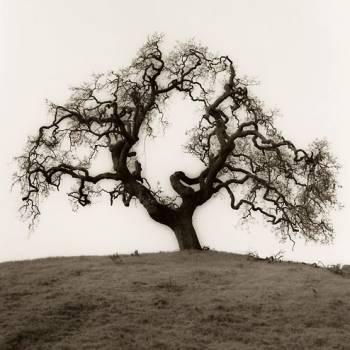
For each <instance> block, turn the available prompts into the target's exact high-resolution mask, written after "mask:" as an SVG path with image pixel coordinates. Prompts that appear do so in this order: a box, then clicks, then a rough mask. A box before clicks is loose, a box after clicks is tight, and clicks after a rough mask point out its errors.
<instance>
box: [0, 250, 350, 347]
mask: <svg viewBox="0 0 350 350" xmlns="http://www.w3.org/2000/svg"><path fill="white" fill-rule="evenodd" d="M0 281H1V282H0V349H1V350H5V349H6V350H7V349H8V350H10V349H20V350H22V349H50V350H51V349H55V350H56V349H61V350H63V349H66V350H68V349H138V350H141V349H215V350H217V349H225V350H226V349H237V350H238V349H239V350H241V349H242V350H245V349H327V350H328V349H350V279H348V278H344V277H341V276H338V275H336V274H332V273H330V272H329V271H327V270H325V269H318V268H314V267H312V266H309V265H304V264H295V263H273V264H268V263H266V262H264V261H254V260H250V259H248V258H247V257H246V256H242V255H234V254H225V253H218V252H211V251H206V252H177V253H159V254H144V255H141V256H121V260H117V261H116V262H115V263H114V262H113V261H112V260H111V259H110V258H109V257H74V258H50V259H41V260H33V261H23V262H11V263H3V264H0Z"/></svg>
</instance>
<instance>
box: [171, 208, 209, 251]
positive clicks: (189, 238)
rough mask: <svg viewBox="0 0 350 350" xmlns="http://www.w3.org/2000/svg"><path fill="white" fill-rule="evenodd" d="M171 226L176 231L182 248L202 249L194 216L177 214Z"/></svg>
mask: <svg viewBox="0 0 350 350" xmlns="http://www.w3.org/2000/svg"><path fill="white" fill-rule="evenodd" d="M169 226H170V228H171V229H172V230H173V231H174V233H175V236H176V239H177V241H178V243H179V248H180V250H185V249H198V250H201V249H202V247H201V245H200V243H199V240H198V237H197V233H196V230H195V229H194V227H193V223H192V216H187V215H186V216H185V215H181V216H177V217H176V219H175V220H174V222H173V223H172V224H171V225H169Z"/></svg>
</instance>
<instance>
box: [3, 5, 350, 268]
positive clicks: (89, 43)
mask: <svg viewBox="0 0 350 350" xmlns="http://www.w3.org/2000/svg"><path fill="white" fill-rule="evenodd" d="M349 14H350V4H349V2H348V1H346V0H344V1H341V0H333V1H323V0H308V1H302V0H291V1H289V0H284V1H281V0H263V1H262V0H242V1H238V0H227V1H226V0H217V1H215V2H212V1H207V0H201V1H197V0H191V1H185V0H177V1H176V2H174V1H168V0H166V1H164V0H163V1H158V0H149V1H135V0H134V1H118V0H114V1H112V0H99V1H98V2H97V1H92V0H50V1H48V0H22V1H21V0H0V76H1V79H0V96H1V97H0V98H1V102H2V103H1V109H0V118H1V125H2V136H1V138H0V170H1V178H0V208H1V210H0V261H9V260H22V259H32V258H39V257H48V256H68V255H100V254H112V253H115V252H118V253H130V252H132V251H134V250H135V249H137V250H139V251H140V252H158V251H173V250H176V249H177V243H176V240H175V238H174V236H173V234H172V232H171V231H170V230H169V229H168V228H166V227H164V226H162V225H160V224H157V223H155V222H153V221H152V220H150V219H149V218H148V217H147V214H146V213H145V210H144V209H143V208H142V207H141V206H140V205H138V206H135V205H132V206H131V207H130V208H125V207H123V206H122V205H121V204H120V203H119V204H117V205H114V206H113V207H111V206H109V203H108V202H103V201H100V202H99V203H97V204H96V205H94V206H91V207H88V208H82V209H79V210H78V211H77V212H73V211H72V208H71V205H70V203H69V201H68V200H67V198H66V196H65V193H64V190H67V191H68V189H69V186H68V187H65V188H63V191H62V193H53V194H52V195H51V196H50V197H49V198H48V199H47V200H46V201H45V202H44V203H42V208H41V209H42V217H41V220H40V223H39V225H38V227H37V228H36V230H35V231H34V232H33V233H29V232H28V230H27V224H26V223H24V222H22V221H21V220H19V214H18V211H17V209H18V207H19V205H20V195H19V193H18V192H17V191H16V190H14V191H12V192H11V190H10V187H11V181H12V178H11V177H12V173H13V172H14V171H15V163H14V161H13V158H14V157H15V156H16V155H19V154H20V153H21V152H22V150H23V148H24V145H25V141H26V138H27V137H28V136H29V135H35V134H36V132H37V129H38V128H39V127H40V125H42V124H45V123H47V122H48V115H47V110H46V105H45V100H46V99H48V100H51V101H54V102H56V103H64V102H65V100H66V99H67V98H68V96H69V94H70V90H69V88H70V87H72V86H77V85H79V84H81V83H82V82H84V81H89V79H90V78H91V75H92V74H93V73H100V72H105V71H108V70H112V69H113V70H118V69H119V68H122V67H125V66H127V65H128V64H129V63H130V61H131V59H132V58H133V57H134V56H135V54H136V52H137V50H138V48H140V47H141V46H142V44H143V43H144V42H145V40H146V39H147V36H148V35H151V34H152V33H155V32H159V33H163V34H164V46H163V47H164V50H169V49H171V48H172V47H173V46H174V45H175V43H176V41H185V40H188V39H191V38H194V39H196V40H197V41H199V42H201V43H202V44H203V45H206V46H208V47H209V49H210V50H211V51H213V52H215V53H219V54H225V55H229V56H230V57H231V58H232V59H233V61H234V63H235V65H236V66H237V71H238V74H239V75H243V76H245V75H247V76H249V77H251V78H253V79H256V80H257V81H259V82H260V84H259V85H258V86H256V87H254V93H255V95H257V96H258V97H259V98H260V99H261V100H263V101H264V102H265V104H266V105H267V106H268V107H271V108H278V110H279V111H280V113H279V114H280V115H281V117H280V118H278V120H277V125H278V127H279V128H280V129H281V130H282V132H283V134H284V135H285V136H286V137H287V138H289V139H291V140H292V141H293V142H294V143H296V144H297V145H300V146H301V147H305V146H306V145H307V144H309V143H311V142H312V141H313V140H314V139H315V138H327V139H328V140H329V142H330V145H331V149H332V151H333V153H334V154H335V155H336V157H337V158H338V162H339V163H340V164H341V165H342V169H341V171H340V174H339V181H340V183H341V185H342V186H343V187H342V189H341V190H340V191H339V199H340V201H341V202H342V203H343V204H344V208H343V209H342V210H341V211H339V212H336V213H334V214H333V221H334V226H335V232H336V238H335V240H334V244H332V245H329V246H320V245H315V244H310V243H309V244H304V242H303V241H302V240H300V241H299V240H298V241H297V244H296V246H295V247H294V249H293V247H292V244H291V243H288V242H287V243H284V244H282V243H280V242H279V239H278V237H276V235H275V234H274V233H273V232H272V230H271V227H270V226H269V225H262V223H261V221H260V220H257V221H256V222H252V223H249V224H242V222H241V221H240V220H239V217H238V216H237V215H235V213H234V212H233V211H232V210H231V209H230V207H229V203H228V200H227V198H226V197H225V196H224V195H222V196H218V197H217V198H215V199H213V200H211V201H210V202H208V203H207V204H205V205H203V206H202V207H200V208H198V209H197V211H196V212H195V217H194V225H195V227H196V229H197V233H198V236H199V239H200V241H201V243H202V245H205V246H209V247H210V248H212V249H217V250H222V251H228V252H235V253H247V252H253V251H254V252H257V253H258V254H259V255H261V256H270V255H273V254H275V253H277V252H278V251H279V250H282V251H284V258H285V259H291V260H297V261H306V262H322V263H324V264H337V263H340V264H350V252H349V248H350V232H349V229H348V218H349V217H350V209H349V208H350V205H349V204H350V200H349V198H350V186H349V184H348V182H347V181H346V180H347V179H348V178H349V175H350V155H349V152H348V149H349V136H348V130H349V127H350V121H349V110H348V101H349V98H348V86H349V83H348V82H349V80H350V68H349V62H350V46H349V37H350V24H349V23H348V18H349ZM168 112H169V121H170V127H169V128H168V129H167V130H166V131H165V133H163V134H161V135H160V136H159V138H158V139H157V140H156V141H154V143H153V144H152V143H150V142H147V143H145V144H144V145H143V147H142V150H143V157H145V158H144V160H145V164H146V169H145V171H146V172H147V175H148V176H150V177H151V178H152V181H155V182H156V181H157V180H159V181H161V183H162V185H163V186H164V187H165V188H166V187H167V186H169V183H168V182H167V181H168V180H167V175H168V174H170V173H171V171H173V170H179V169H181V170H186V169H191V167H192V166H193V164H195V162H196V161H194V160H193V159H192V158H190V157H189V156H186V155H185V156H184V155H183V150H182V148H181V144H182V143H183V142H184V141H185V137H184V135H185V134H184V131H185V129H186V128H188V127H190V126H191V123H193V122H194V121H195V120H197V119H196V118H198V116H199V115H198V114H196V113H198V112H197V111H196V110H195V109H193V108H192V107H191V106H190V105H189V104H188V103H187V102H186V101H182V100H179V99H174V101H173V103H172V105H171V107H169V111H168Z"/></svg>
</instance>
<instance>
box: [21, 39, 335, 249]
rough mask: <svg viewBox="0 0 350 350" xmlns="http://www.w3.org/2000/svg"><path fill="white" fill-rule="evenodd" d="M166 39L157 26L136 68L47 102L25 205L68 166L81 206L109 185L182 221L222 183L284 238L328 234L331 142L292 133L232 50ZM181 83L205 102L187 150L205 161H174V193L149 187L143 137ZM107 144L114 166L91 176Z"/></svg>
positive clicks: (25, 180) (33, 209)
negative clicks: (193, 164) (303, 140)
mask: <svg viewBox="0 0 350 350" xmlns="http://www.w3.org/2000/svg"><path fill="white" fill-rule="evenodd" d="M161 41H162V37H161V36H160V35H154V36H152V37H150V38H149V40H148V41H147V42H146V44H145V45H144V46H143V47H142V48H141V49H140V50H139V52H138V55H137V57H136V58H135V59H134V60H133V61H132V63H131V65H130V66H129V67H127V68H125V69H122V70H120V71H118V72H110V73H107V74H100V75H95V76H94V77H93V81H92V83H90V84H87V83H85V84H83V85H82V86H80V87H77V88H74V89H73V92H72V95H71V97H70V99H69V101H68V102H67V103H66V104H64V105H56V104H53V103H50V104H49V110H50V113H51V114H52V120H51V122H50V123H49V124H47V125H44V126H42V127H41V128H40V129H39V132H38V135H37V136H36V137H34V138H30V139H29V140H28V144H27V148H26V151H25V152H24V154H23V155H22V156H20V157H18V158H17V159H18V163H19V172H18V174H16V176H15V180H16V182H18V183H20V185H21V188H22V197H23V201H24V206H23V207H22V209H23V211H24V212H26V213H29V215H31V216H32V218H33V219H36V218H37V217H38V215H39V213H40V211H39V206H38V205H39V199H40V197H45V196H47V195H48V194H49V192H50V191H51V190H53V189H59V188H60V184H61V182H62V179H63V177H64V176H65V177H67V176H69V177H71V178H72V179H73V180H74V181H76V186H77V187H76V188H75V189H74V190H73V191H72V192H70V193H69V194H68V195H69V196H70V197H71V198H72V199H73V200H75V201H77V203H78V204H80V205H82V206H85V205H88V204H90V203H91V202H92V197H93V195H96V194H101V193H106V194H108V196H109V199H110V202H111V204H113V202H114V200H116V199H117V198H119V197H120V198H122V201H123V203H124V205H125V206H129V205H130V203H131V200H132V199H136V200H138V201H139V202H141V203H142V205H143V206H144V207H145V208H146V210H147V211H148V213H149V215H150V216H151V217H152V218H153V219H154V220H156V221H158V222H161V223H164V224H167V225H170V224H171V223H172V224H173V226H176V225H175V224H174V222H177V221H176V220H177V219H178V218H179V215H180V214H182V215H184V216H190V215H192V213H193V212H194V210H195V209H196V207H198V206H199V205H201V204H203V203H204V202H206V201H207V200H209V199H210V198H211V197H212V196H213V195H215V194H216V193H218V192H219V191H221V190H223V191H226V193H227V194H228V195H229V197H230V199H231V207H232V209H234V210H239V209H241V207H245V209H246V212H245V214H244V215H245V216H250V215H252V213H253V212H257V213H260V214H262V215H263V216H264V217H266V219H267V220H268V221H269V222H271V223H272V224H273V225H274V226H275V227H278V229H279V230H280V232H281V234H282V237H284V238H290V239H293V236H295V235H296V234H301V235H303V236H304V237H306V238H307V239H312V240H319V241H324V242H327V241H329V240H330V239H332V236H333V228H332V226H331V224H330V221H329V216H328V211H329V209H330V208H332V207H334V206H336V205H337V199H336V188H337V181H336V173H337V169H338V165H337V162H336V160H335V159H334V158H333V157H332V155H331V154H330V151H329V149H328V145H327V142H326V141H315V142H314V143H312V144H311V146H310V147H309V149H307V150H304V149H300V148H297V147H296V146H295V145H294V144H293V143H292V142H291V141H289V140H286V139H285V138H284V137H283V136H282V135H281V134H280V132H279V131H278V130H277V129H276V127H275V125H274V113H273V112H270V111H266V110H265V108H264V106H263V104H262V103H261V102H260V101H259V100H258V99H257V98H256V97H254V96H252V95H251V92H250V91H249V86H250V84H251V82H249V81H248V80H246V79H242V78H239V77H238V76H237V72H236V68H235V66H234V63H233V61H232V60H231V59H230V58H229V57H228V56H215V55H213V54H211V53H210V52H209V51H208V49H207V48H206V47H203V46H201V45H198V44H196V43H195V42H193V41H189V42H186V43H180V44H178V45H177V46H176V47H175V49H174V50H173V51H171V52H170V53H169V54H167V55H165V54H164V53H163V52H162V51H161V48H160V46H161ZM174 94H182V95H184V96H185V97H186V98H188V99H189V100H190V101H191V102H193V103H197V104H198V105H199V106H200V107H202V115H201V116H200V118H199V122H198V125H197V126H196V127H195V128H194V129H193V130H191V131H190V140H189V142H188V144H187V145H186V149H187V152H189V153H190V154H192V155H194V156H196V157H198V158H199V159H200V160H201V161H202V163H203V168H202V169H201V171H200V173H199V174H198V175H197V176H193V177H190V176H188V175H186V173H185V172H184V171H181V170H178V171H176V172H174V173H173V174H172V175H171V176H170V183H171V185H172V187H173V189H174V191H175V192H176V193H177V195H176V196H174V197H167V196H165V195H164V194H163V192H162V191H161V190H160V189H152V187H151V186H150V184H149V182H148V181H147V179H146V178H145V176H144V174H143V171H142V165H141V160H140V159H139V158H138V154H137V148H136V147H135V146H136V144H137V142H138V141H139V140H140V138H141V137H142V133H143V132H146V134H147V135H148V136H152V137H154V136H155V131H154V130H153V127H152V125H153V124H152V123H153V122H154V120H155V118H156V117H157V116H158V117H159V116H160V119H159V120H160V121H161V122H162V123H164V124H166V119H165V116H164V114H163V109H164V108H163V107H164V104H165V102H166V101H167V100H168V99H170V98H171V96H172V95H174ZM99 152H109V153H110V157H111V170H110V171H108V172H103V173H100V174H95V175H92V173H91V169H90V167H91V165H92V163H93V161H94V159H95V157H96V156H97V155H98V154H99ZM111 183H112V185H111ZM174 218H175V219H174Z"/></svg>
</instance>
